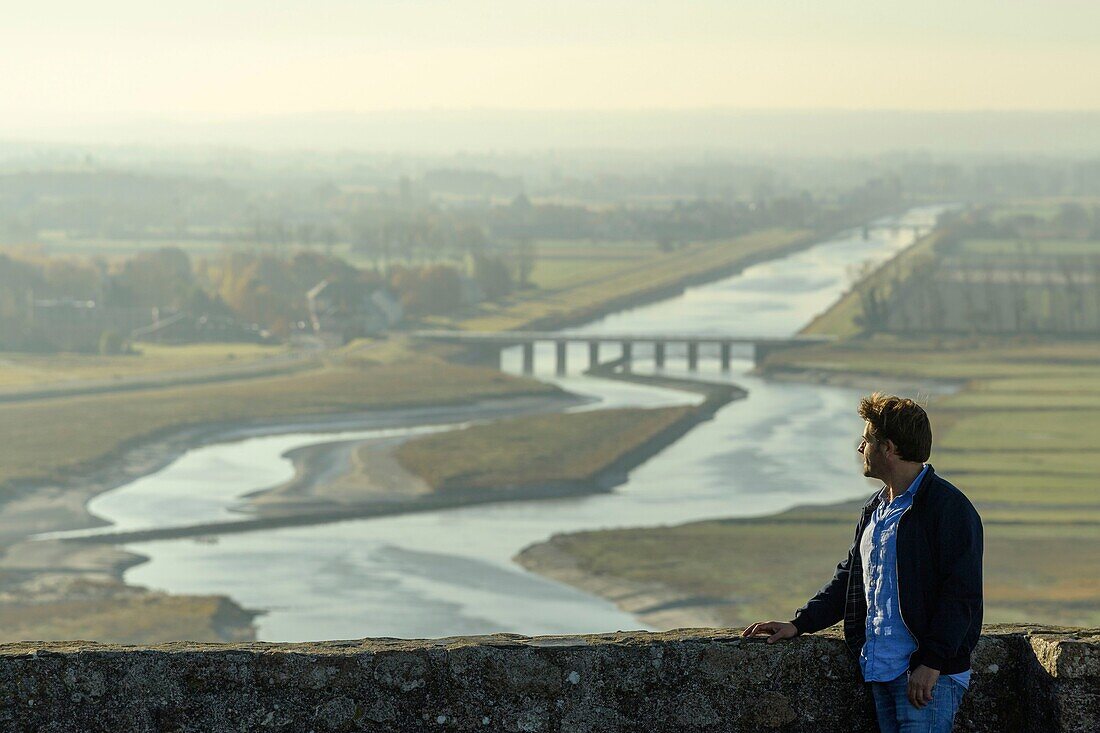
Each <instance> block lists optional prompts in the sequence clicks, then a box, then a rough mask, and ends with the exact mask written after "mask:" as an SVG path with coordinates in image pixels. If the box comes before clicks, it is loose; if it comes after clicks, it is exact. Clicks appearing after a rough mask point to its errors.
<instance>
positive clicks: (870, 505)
mask: <svg viewBox="0 0 1100 733" xmlns="http://www.w3.org/2000/svg"><path fill="white" fill-rule="evenodd" d="M925 465H927V466H928V470H927V471H925V472H924V478H922V479H921V480H920V484H918V485H917V490H916V492H915V493H916V496H914V497H913V504H916V503H917V501H918V500H919V499H920V498H921V497H922V496H924V495H925V494H927V493H928V492H927V491H925V490H924V489H925V488H926V487H927V486H928V484H929V483H931V481H932V477H933V476H934V475H935V473H936V469H934V468H932V464H931V463H927V464H925ZM885 488H886V484H883V485H882V486H880V487H879V488H878V491H876V492H875V493H873V494H871V498H869V499H868V500H867V501H866V502H864V504H863V511H864V513H867V512H872V511H874V510H875V507H877V506H878V505H879V502H881V501H882V490H883V489H885Z"/></svg>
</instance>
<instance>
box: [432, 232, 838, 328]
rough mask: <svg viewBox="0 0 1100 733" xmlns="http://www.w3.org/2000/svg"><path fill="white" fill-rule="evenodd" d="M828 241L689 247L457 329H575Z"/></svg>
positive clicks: (798, 236)
mask: <svg viewBox="0 0 1100 733" xmlns="http://www.w3.org/2000/svg"><path fill="white" fill-rule="evenodd" d="M826 236H827V235H822V234H820V233H815V232H810V231H807V230H792V229H771V230H766V231H760V232H751V233H749V234H746V235H743V236H741V237H738V238H736V239H733V240H730V241H726V242H710V243H698V244H694V245H688V246H685V247H683V248H681V249H680V250H677V251H676V252H674V253H671V254H668V255H665V256H663V257H662V258H661V259H660V260H656V261H650V262H647V263H645V264H644V265H641V266H638V267H636V268H629V269H626V270H624V271H623V272H620V273H615V274H611V275H609V276H608V277H607V278H606V279H604V280H601V281H600V282H599V283H595V284H585V285H581V286H579V287H575V288H569V289H566V290H561V291H556V292H548V293H534V294H532V295H531V296H529V297H526V298H524V299H522V300H517V301H515V302H513V303H510V304H507V305H505V306H504V307H500V308H496V309H493V310H490V311H486V312H483V313H479V314H475V315H469V316H466V317H464V318H461V319H458V320H456V321H454V322H453V324H452V325H454V326H455V327H458V328H461V329H464V330H472V331H497V330H558V329H563V328H569V327H572V326H577V325H580V324H583V323H588V322H590V321H593V320H596V319H599V318H602V317H603V316H606V315H609V314H611V313H616V312H618V311H622V310H627V309H630V308H636V307H638V306H641V305H647V304H649V303H655V302H657V301H661V300H666V299H668V298H671V297H674V296H676V295H679V294H680V293H682V292H683V291H684V290H685V289H687V288H689V287H692V286H696V285H702V284H705V283H709V282H713V281H715V280H720V279H722V278H725V277H730V276H732V275H736V274H738V273H739V272H741V271H743V270H744V269H745V268H747V267H751V266H753V265H756V264H759V263H761V262H766V261H768V260H774V259H778V258H781V257H784V256H786V255H789V254H793V253H794V252H798V251H800V250H803V249H806V248H807V247H809V246H811V245H812V244H815V243H817V242H820V241H822V239H823V238H825V237H826Z"/></svg>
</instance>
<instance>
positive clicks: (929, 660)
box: [792, 466, 983, 674]
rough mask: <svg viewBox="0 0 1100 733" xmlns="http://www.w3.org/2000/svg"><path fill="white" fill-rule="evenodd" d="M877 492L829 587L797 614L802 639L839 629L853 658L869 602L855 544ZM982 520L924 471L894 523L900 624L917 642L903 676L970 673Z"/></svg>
mask: <svg viewBox="0 0 1100 733" xmlns="http://www.w3.org/2000/svg"><path fill="white" fill-rule="evenodd" d="M879 501H881V499H880V497H879V494H878V492H875V495H874V496H872V497H871V498H870V499H869V500H868V501H867V503H866V504H864V505H863V513H862V514H861V515H860V518H859V522H858V523H857V524H856V536H855V539H854V540H853V541H852V546H851V547H850V548H849V549H848V557H846V558H845V559H844V560H843V561H841V562H840V564H839V565H837V566H836V573H835V574H834V575H833V579H832V580H830V581H829V582H828V583H826V584H825V586H824V587H823V588H822V589H821V590H820V591H818V592H817V595H815V596H814V597H813V598H811V599H810V600H809V602H807V603H806V605H805V606H803V607H802V608H800V609H798V612H797V613H796V614H795V617H794V619H793V620H792V623H793V624H794V625H795V627H796V628H797V629H798V632H799V633H800V634H809V633H813V632H814V631H820V630H821V629H824V628H827V627H829V626H832V625H833V624H835V623H837V622H838V621H841V620H843V621H844V640H845V641H846V642H847V644H848V648H849V650H851V652H852V653H853V654H854V655H855V656H856V658H858V657H859V652H860V649H862V647H863V642H864V640H865V639H866V634H867V598H866V595H865V593H864V589H863V558H862V556H861V555H860V552H859V540H860V537H861V536H862V535H863V530H864V529H865V528H866V527H867V522H868V520H869V518H870V516H871V513H872V512H873V511H874V510H875V507H877V506H878V503H879ZM982 545H983V533H982V520H981V517H979V516H978V512H977V511H976V510H975V509H974V505H973V504H971V503H970V500H969V499H967V498H966V496H965V495H964V494H963V493H962V492H961V491H959V490H958V489H957V488H955V487H954V486H952V485H951V484H950V483H949V482H948V481H946V480H945V479H943V478H941V477H940V476H937V475H936V472H935V470H934V469H933V468H932V467H931V466H929V467H928V473H926V474H925V476H924V479H923V480H922V481H921V484H920V488H918V489H917V492H916V495H915V496H914V497H913V506H912V507H910V508H909V509H907V510H906V511H905V512H904V513H903V514H902V516H901V518H900V519H899V520H898V533H897V556H898V596H899V608H900V610H901V617H902V619H903V620H904V621H905V625H906V627H907V628H908V629H909V633H911V634H912V635H913V637H914V638H915V639H916V642H917V649H916V651H914V652H913V654H912V655H911V656H910V657H909V669H910V670H915V669H916V668H917V667H918V666H920V665H922V664H923V665H924V666H926V667H929V668H931V669H936V670H939V671H940V673H941V674H955V673H957V672H965V671H966V670H968V669H970V653H971V652H972V651H973V650H974V645H975V644H976V643H977V642H978V636H979V635H980V634H981V630H982Z"/></svg>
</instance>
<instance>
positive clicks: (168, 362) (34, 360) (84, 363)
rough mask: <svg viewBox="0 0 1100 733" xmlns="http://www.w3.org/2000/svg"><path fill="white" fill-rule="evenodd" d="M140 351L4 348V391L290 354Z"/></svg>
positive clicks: (0, 379)
mask: <svg viewBox="0 0 1100 733" xmlns="http://www.w3.org/2000/svg"><path fill="white" fill-rule="evenodd" d="M137 351H138V352H139V353H136V354H129V355H124V356H99V355H97V354H70V353H61V354H24V353H15V352H0V390H6V389H22V388H32V387H33V388H41V387H48V386H59V385H63V384H65V383H72V382H80V381H100V380H123V379H127V378H131V377H149V376H156V375H158V374H165V373H170V372H183V371H187V370H199V369H211V368H217V367H230V366H237V365H243V364H255V363H258V362H262V361H265V360H270V359H272V358H277V357H285V356H287V355H289V354H290V350H289V349H288V348H287V347H285V346H281V345H265V344H247V343H237V344H221V343H211V344H187V345H183V346H167V345H161V344H138V346H137Z"/></svg>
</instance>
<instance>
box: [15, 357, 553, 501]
mask: <svg viewBox="0 0 1100 733" xmlns="http://www.w3.org/2000/svg"><path fill="white" fill-rule="evenodd" d="M556 391H557V388H556V387H553V386H552V385H545V384H542V383H540V382H537V381H534V380H530V379H525V378H519V377H511V376H507V375H504V374H501V373H500V372H497V371H495V370H490V369H483V368H479V367H469V366H461V365H456V364H448V363H446V362H444V361H442V360H440V359H436V358H434V357H431V356H428V355H419V356H418V357H416V358H415V359H414V358H409V359H406V360H395V361H392V362H389V363H375V362H372V361H370V360H368V359H365V358H364V359H359V360H355V359H348V360H346V361H345V362H344V363H342V364H339V365H333V366H327V367H323V368H319V369H316V370H313V371H309V372H305V373H300V374H295V375H291V376H276V377H267V378H256V379H248V380H242V381H238V382H226V383H214V384H207V385H198V386H186V387H170V388H161V389H150V390H141V391H132V392H117V393H108V394H101V395H90V396H81V397H67V398H59V399H42V400H35V401H30V402H19V403H10V404H0V487H7V488H8V489H9V490H10V486H11V484H13V483H15V482H41V481H57V480H61V479H63V478H65V477H66V476H70V475H72V474H73V473H74V472H77V473H79V472H80V471H81V470H82V469H87V468H89V467H91V466H94V465H98V464H99V463H101V462H102V461H103V460H104V459H105V458H108V457H111V456H115V455H117V454H118V452H119V451H120V450H121V449H123V448H124V447H126V446H128V445H132V444H134V443H136V442H138V441H141V440H143V439H148V438H150V437H151V436H154V435H156V434H158V433H161V432H163V431H165V430H169V429H175V428H182V427H187V426H195V425H202V424H217V423H248V422H255V421H264V420H273V419H284V418H291V417H295V416H303V415H318V414H334V413H346V412H352V411H356V410H366V409H379V408H393V407H403V406H413V405H432V404H446V403H461V402H470V401H472V400H476V399H480V398H484V397H495V396H504V395H515V394H535V393H538V394H550V393H554V392H556ZM0 496H2V495H0Z"/></svg>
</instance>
